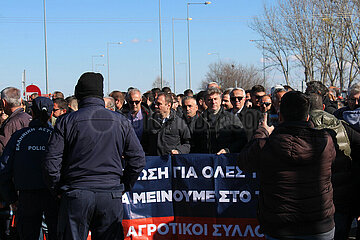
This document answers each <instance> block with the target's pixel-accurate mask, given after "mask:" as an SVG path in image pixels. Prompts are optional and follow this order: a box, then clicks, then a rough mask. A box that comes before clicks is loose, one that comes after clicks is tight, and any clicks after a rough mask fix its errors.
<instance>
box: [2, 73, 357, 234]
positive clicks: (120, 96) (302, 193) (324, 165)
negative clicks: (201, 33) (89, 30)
mask: <svg viewBox="0 0 360 240" xmlns="http://www.w3.org/2000/svg"><path fill="white" fill-rule="evenodd" d="M359 97H360V83H356V84H354V85H353V86H351V87H350V88H349V90H348V91H347V97H346V101H343V99H342V98H341V96H340V95H339V94H338V93H336V92H335V91H334V90H333V88H327V87H326V86H325V85H324V84H322V83H321V82H317V81H313V82H308V83H307V88H306V91H305V93H302V92H299V91H296V90H294V89H292V88H291V87H290V86H281V85H277V86H274V87H272V88H271V90H270V91H266V89H265V88H264V86H261V85H255V86H253V87H252V88H251V89H242V88H231V89H221V86H218V84H217V83H215V82H211V83H209V84H208V86H207V89H205V90H203V91H199V92H197V93H194V92H193V91H192V90H191V89H187V90H185V91H184V93H183V94H177V95H176V94H175V93H173V92H172V91H171V89H170V88H169V87H164V88H162V89H160V88H153V89H151V90H149V91H147V92H145V93H142V92H141V91H140V90H139V89H137V88H133V87H130V88H129V89H128V90H127V92H121V91H113V92H111V93H110V94H109V95H108V96H106V97H104V96H103V78H102V76H101V74H98V73H85V74H83V75H82V76H81V77H80V79H79V81H78V83H77V85H76V87H75V95H74V96H69V97H67V98H65V97H64V95H63V94H62V93H61V92H60V91H56V92H54V93H53V94H52V99H51V100H50V99H49V98H45V97H41V96H37V94H33V95H31V96H30V98H29V101H24V100H22V99H21V93H20V90H19V89H16V88H13V87H9V88H5V89H4V90H2V92H1V103H2V106H1V118H0V119H1V120H0V121H1V122H0V155H1V162H0V194H1V196H0V197H1V199H0V200H1V201H2V202H1V206H0V207H2V212H4V213H7V212H12V211H16V212H17V231H18V234H19V236H20V238H21V239H38V238H39V233H40V228H41V223H42V220H43V215H44V217H45V222H46V224H47V227H48V232H49V236H48V239H50V240H51V239H85V237H86V236H87V232H88V230H89V229H90V230H92V237H93V239H122V238H123V236H122V227H121V219H122V216H121V214H122V208H121V207H120V206H119V202H118V201H117V202H116V203H115V204H114V203H113V202H112V201H114V199H115V200H120V205H121V195H122V193H123V192H124V191H128V190H130V189H131V187H132V186H133V184H134V183H135V181H136V179H137V177H138V175H139V174H140V172H141V170H142V169H143V167H144V166H145V155H148V156H162V155H168V154H171V155H174V154H189V153H207V154H218V155H219V154H227V153H237V154H239V160H238V163H237V164H238V165H239V166H240V167H241V168H242V169H244V170H246V171H256V172H258V175H259V177H260V195H259V211H258V220H259V222H260V225H261V229H262V231H263V232H264V234H265V235H266V238H267V239H344V240H346V239H347V238H348V235H349V231H350V227H351V225H352V223H353V221H354V219H357V218H358V217H359V216H360V211H359V210H360V206H359V203H358V198H359V193H360V192H359V187H360V177H359V176H360V163H359V158H360V155H359V154H360V152H359V151H360V133H359V131H360V100H359ZM98 159H102V160H101V161H98ZM120 182H121V185H119V184H120ZM74 199H76V201H74ZM59 201H60V202H61V203H59ZM77 201H78V202H77ZM35 202H36V203H37V204H36V208H35V207H34V206H32V205H33V204H34V203H35ZM59 204H60V205H59ZM109 205H111V206H112V205H114V207H112V208H111V209H109V207H108V206H109ZM101 207H103V208H105V209H106V212H105V210H99V208H101ZM59 209H60V210H59ZM115 212H116V213H115ZM57 213H59V214H57ZM105 215H106V217H104V216H105ZM1 216H5V217H1ZM1 216H0V218H2V219H0V239H6V235H8V234H9V229H8V226H9V223H8V221H9V218H8V217H7V214H2V215H1ZM104 219H105V220H104ZM114 219H116V221H115V220H114ZM114 221H115V222H116V224H114ZM358 223H359V222H358ZM358 226H359V225H358ZM359 230H360V227H358V232H357V239H360V232H359Z"/></svg>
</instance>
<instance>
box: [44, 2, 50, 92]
mask: <svg viewBox="0 0 360 240" xmlns="http://www.w3.org/2000/svg"><path fill="white" fill-rule="evenodd" d="M44 38H45V80H46V94H49V79H48V57H47V37H46V5H45V0H44Z"/></svg>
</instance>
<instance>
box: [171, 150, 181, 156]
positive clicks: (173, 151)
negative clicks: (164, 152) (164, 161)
mask: <svg viewBox="0 0 360 240" xmlns="http://www.w3.org/2000/svg"><path fill="white" fill-rule="evenodd" d="M171 154H172V155H176V154H179V151H178V150H175V149H173V150H171Z"/></svg>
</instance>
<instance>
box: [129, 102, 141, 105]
mask: <svg viewBox="0 0 360 240" xmlns="http://www.w3.org/2000/svg"><path fill="white" fill-rule="evenodd" d="M140 102H141V101H129V104H130V105H134V103H135V104H136V105H138V104H139V103H140Z"/></svg>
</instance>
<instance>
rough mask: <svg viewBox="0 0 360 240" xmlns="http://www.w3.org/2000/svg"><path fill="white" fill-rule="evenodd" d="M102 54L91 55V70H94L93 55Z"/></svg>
mask: <svg viewBox="0 0 360 240" xmlns="http://www.w3.org/2000/svg"><path fill="white" fill-rule="evenodd" d="M103 56H104V55H103V54H101V55H93V56H91V71H94V57H103Z"/></svg>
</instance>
